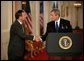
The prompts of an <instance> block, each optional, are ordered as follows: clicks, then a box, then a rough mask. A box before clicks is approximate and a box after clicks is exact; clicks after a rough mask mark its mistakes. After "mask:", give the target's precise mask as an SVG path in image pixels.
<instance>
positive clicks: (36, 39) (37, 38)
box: [33, 36, 42, 42]
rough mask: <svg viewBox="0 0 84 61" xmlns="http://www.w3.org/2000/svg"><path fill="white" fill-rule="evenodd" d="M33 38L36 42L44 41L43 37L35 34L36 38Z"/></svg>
mask: <svg viewBox="0 0 84 61" xmlns="http://www.w3.org/2000/svg"><path fill="white" fill-rule="evenodd" d="M33 40H34V41H36V42H39V41H41V42H42V39H41V37H40V36H34V39H33Z"/></svg>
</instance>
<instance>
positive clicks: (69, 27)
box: [67, 21, 72, 32]
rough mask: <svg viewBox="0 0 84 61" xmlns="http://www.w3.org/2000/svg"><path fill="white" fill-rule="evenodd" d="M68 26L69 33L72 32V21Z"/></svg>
mask: <svg viewBox="0 0 84 61" xmlns="http://www.w3.org/2000/svg"><path fill="white" fill-rule="evenodd" d="M67 25H68V32H72V26H71V24H70V21H69V22H68V23H67Z"/></svg>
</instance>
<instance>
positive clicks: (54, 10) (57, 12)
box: [51, 8, 60, 16]
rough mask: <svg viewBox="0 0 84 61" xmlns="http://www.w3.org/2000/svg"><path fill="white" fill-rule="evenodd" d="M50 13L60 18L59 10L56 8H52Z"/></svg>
mask: <svg viewBox="0 0 84 61" xmlns="http://www.w3.org/2000/svg"><path fill="white" fill-rule="evenodd" d="M51 12H54V13H55V14H57V15H59V16H60V10H59V9H57V8H54V9H53V10H51Z"/></svg>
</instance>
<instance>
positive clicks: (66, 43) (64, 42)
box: [59, 36, 72, 49]
mask: <svg viewBox="0 0 84 61" xmlns="http://www.w3.org/2000/svg"><path fill="white" fill-rule="evenodd" d="M59 46H60V48H62V49H69V48H71V46H72V40H71V38H70V37H68V36H63V37H61V38H60V39H59Z"/></svg>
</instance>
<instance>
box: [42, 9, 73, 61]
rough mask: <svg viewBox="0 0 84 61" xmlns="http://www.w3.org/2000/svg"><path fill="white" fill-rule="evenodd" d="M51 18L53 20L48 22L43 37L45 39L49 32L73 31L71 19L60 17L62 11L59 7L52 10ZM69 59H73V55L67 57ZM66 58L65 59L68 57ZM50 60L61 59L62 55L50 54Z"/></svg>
mask: <svg viewBox="0 0 84 61" xmlns="http://www.w3.org/2000/svg"><path fill="white" fill-rule="evenodd" d="M50 18H51V20H52V21H50V22H49V23H48V24H47V29H46V33H45V34H44V35H42V37H41V39H42V40H43V41H45V40H46V37H47V35H48V33H67V32H72V26H71V25H70V21H68V20H65V19H62V18H60V11H59V10H58V9H53V10H52V11H51V12H50ZM63 58H65V57H63ZM66 58H68V59H71V58H72V57H66ZM66 58H65V59H66ZM49 59H50V60H52V59H53V60H61V59H62V57H59V56H49Z"/></svg>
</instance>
